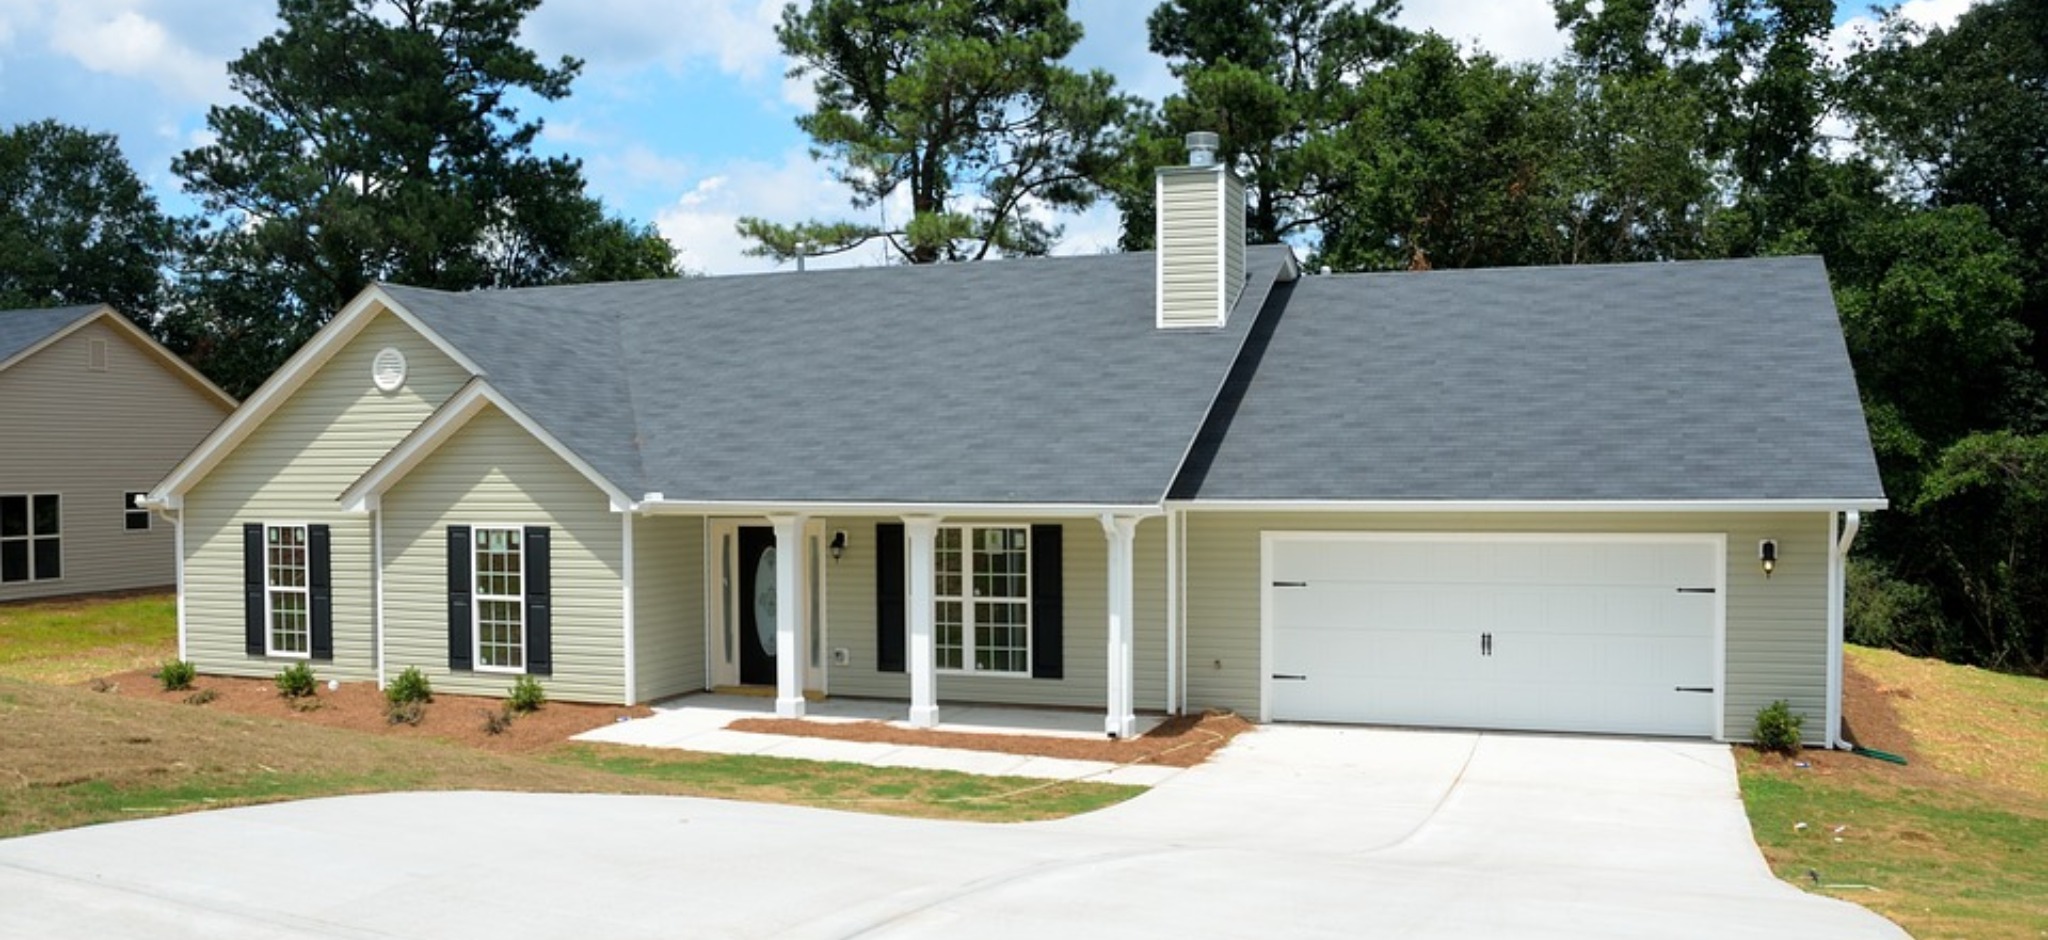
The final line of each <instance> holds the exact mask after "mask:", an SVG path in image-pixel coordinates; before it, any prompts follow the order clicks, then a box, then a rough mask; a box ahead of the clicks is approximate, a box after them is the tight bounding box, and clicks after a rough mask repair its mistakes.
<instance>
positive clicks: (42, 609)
mask: <svg viewBox="0 0 2048 940" xmlns="http://www.w3.org/2000/svg"><path fill="white" fill-rule="evenodd" d="M177 640H178V601H177V597H176V596H175V595H171V594H144V595H137V596H133V597H118V598H86V599H72V600H59V601H42V602H36V603H24V604H4V605H0V676H5V677H7V678H11V679H27V680H30V681H32V682H51V683H58V684H66V683H73V682H84V681H85V680H87V679H91V678H93V677H95V676H104V675H109V674H111V673H116V672H124V671H127V670H130V669H143V668H151V669H153V668H155V667H156V666H158V665H159V664H161V663H162V662H163V661H164V660H166V659H169V658H171V657H173V656H175V655H177Z"/></svg>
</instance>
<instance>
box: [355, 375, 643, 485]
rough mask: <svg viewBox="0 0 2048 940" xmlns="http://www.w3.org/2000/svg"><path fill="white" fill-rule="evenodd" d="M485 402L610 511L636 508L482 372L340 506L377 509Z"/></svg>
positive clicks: (382, 461)
mask: <svg viewBox="0 0 2048 940" xmlns="http://www.w3.org/2000/svg"><path fill="white" fill-rule="evenodd" d="M486 407H492V408H496V409H498V410H499V411H500V412H502V413H503V414H504V415H505V416H506V417H508V418H511V419H512V420H513V421H514V422H515V423H517V424H518V425H519V426H520V428H522V429H524V430H525V431H526V433H527V434H529V435H531V436H532V437H533V439H534V440H536V441H539V442H540V443H541V446H543V447H546V448H547V449H548V450H549V452H551V453H553V454H554V455H555V456H556V457H559V458H561V460H562V462H564V463H567V464H568V465H569V466H571V467H573V468H575V470H576V472H577V473H579V474H582V476H583V478H584V479H586V480H589V481H590V483H591V485H593V486H595V487H597V488H598V489H599V490H602V491H603V492H604V494H605V496H606V498H608V499H609V500H611V506H612V511H614V512H625V511H628V510H630V509H632V508H634V504H633V500H632V499H631V498H630V497H628V496H627V495H626V493H625V491H624V490H622V489H620V488H619V487H618V486H617V485H616V484H614V483H612V482H611V481H610V480H608V479H606V478H605V477H604V475H603V474H600V473H598V472H597V470H596V468H594V467H592V466H591V465H590V464H589V463H587V462H585V461H584V460H583V458H581V457H578V456H576V453H575V452H574V451H571V450H570V449H569V448H568V447H567V446H565V445H563V444H562V442H561V441H560V440H559V439H557V438H556V437H555V436H554V435H552V434H549V433H548V432H547V430H546V429H544V428H542V427H541V426H540V423H539V422H537V421H535V420H533V418H532V417H531V416H529V415H527V414H526V412H524V411H521V410H520V409H519V407H518V406H516V405H514V404H512V402H511V401H510V400H508V399H506V397H505V395H504V393H503V392H500V391H498V389H497V388H496V387H495V386H493V385H491V383H489V382H487V381H485V380H484V379H483V378H481V377H478V378H473V379H471V380H470V381H469V383H468V384H466V385H464V386H463V387H462V389H461V390H460V391H458V392H456V393H455V394H454V395H452V396H450V397H449V399H448V400H447V401H446V402H443V403H442V405H441V407H439V408H437V409H435V410H434V413H433V414H432V415H429V416H428V417H427V420H425V421H423V422H421V423H420V426H419V427H417V428H414V429H413V431H412V433H411V434H408V435H406V436H405V439H404V440H402V441H399V442H398V445H397V446H396V447H393V448H392V449H391V450H390V452H388V453H386V454H385V455H384V456H383V457H382V458H380V459H379V460H378V461H377V462H376V464H374V465H372V466H371V467H370V469H369V470H366V471H364V472H363V475H362V476H361V477H358V478H357V479H356V482H355V483H353V484H350V485H349V488H348V489H347V490H344V491H342V494H341V496H340V502H341V508H342V511H344V512H355V513H362V512H369V511H370V510H372V509H374V508H376V503H377V501H378V500H379V499H380V498H381V497H382V496H383V495H384V494H385V493H386V492H388V491H389V490H390V489H391V488H392V487H393V486H396V485H398V483H399V481H401V480H403V479H405V477H406V475H407V474H409V473H411V472H412V471H413V469H414V468H416V467H418V466H419V465H420V464H422V463H425V462H426V460H427V458H428V457H431V456H433V455H434V453H435V452H436V451H439V450H440V449H441V446H442V445H443V444H446V443H447V442H448V441H450V440H452V439H453V438H454V437H455V434H456V432H458V431H460V430H462V429H463V428H464V427H466V426H468V424H469V422H470V420H471V419H473V418H475V417H476V416H477V415H479V414H482V413H483V411H484V408H486Z"/></svg>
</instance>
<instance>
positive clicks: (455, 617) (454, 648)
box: [448, 525, 474, 672]
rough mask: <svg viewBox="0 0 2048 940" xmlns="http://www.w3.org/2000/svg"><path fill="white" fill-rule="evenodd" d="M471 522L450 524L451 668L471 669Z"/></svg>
mask: <svg viewBox="0 0 2048 940" xmlns="http://www.w3.org/2000/svg"><path fill="white" fill-rule="evenodd" d="M469 559H470V547H469V526H466V525H451V526H449V527H448V668H449V670H451V671H454V672H468V671H469V670H470V668H471V666H470V652H469V631H470V603H469V592H470V591H471V590H473V589H474V588H473V587H472V586H471V584H470V580H469Z"/></svg>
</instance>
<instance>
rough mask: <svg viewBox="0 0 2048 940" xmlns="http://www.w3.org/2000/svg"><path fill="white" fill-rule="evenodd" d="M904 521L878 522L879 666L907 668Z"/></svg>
mask: <svg viewBox="0 0 2048 940" xmlns="http://www.w3.org/2000/svg"><path fill="white" fill-rule="evenodd" d="M905 626H906V625H905V623H904V620H903V523H901V522H877V523H875V670H876V671H877V672H902V671H903V640H904V630H905Z"/></svg>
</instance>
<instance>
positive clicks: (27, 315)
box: [0, 304, 103, 362]
mask: <svg viewBox="0 0 2048 940" xmlns="http://www.w3.org/2000/svg"><path fill="white" fill-rule="evenodd" d="M102 306H103V305H102V304H88V305H86V306H82V307H43V308H38V309H33V310H0V362H6V361H7V360H9V359H12V358H14V357H15V356H17V355H19V354H20V353H21V351H22V350H24V349H27V348H29V347H30V346H34V345H35V344H37V343H40V342H42V341H43V340H45V339H47V338H49V336H50V334H52V333H55V332H57V331H59V330H62V329H63V328H65V327H67V326H70V325H71V324H73V323H76V322H78V321H79V320H82V319H84V318H85V317H86V316H87V315H89V314H93V313H97V312H98V311H99V309H100V308H101V307H102Z"/></svg>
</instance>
